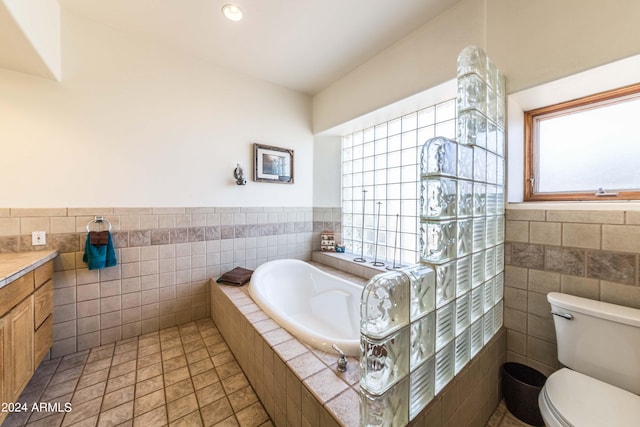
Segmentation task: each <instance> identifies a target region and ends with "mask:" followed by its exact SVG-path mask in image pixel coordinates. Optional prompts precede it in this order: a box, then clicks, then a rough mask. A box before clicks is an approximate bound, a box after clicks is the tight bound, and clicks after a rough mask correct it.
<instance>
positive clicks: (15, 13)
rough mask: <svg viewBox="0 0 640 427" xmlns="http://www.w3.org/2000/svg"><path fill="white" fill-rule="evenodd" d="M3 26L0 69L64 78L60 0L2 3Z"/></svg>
mask: <svg viewBox="0 0 640 427" xmlns="http://www.w3.org/2000/svg"><path fill="white" fill-rule="evenodd" d="M16 24H17V25H16ZM0 25H1V27H2V28H0V35H2V37H3V42H4V43H3V45H4V46H3V47H2V50H1V51H0V58H2V64H1V66H3V67H8V68H9V69H13V70H18V71H21V72H28V73H31V74H34V75H38V76H42V77H45V78H51V79H55V80H60V79H61V74H62V70H61V59H60V4H59V3H58V0H38V1H30V0H2V2H1V3H0ZM16 42H17V43H16ZM14 43H15V44H14Z"/></svg>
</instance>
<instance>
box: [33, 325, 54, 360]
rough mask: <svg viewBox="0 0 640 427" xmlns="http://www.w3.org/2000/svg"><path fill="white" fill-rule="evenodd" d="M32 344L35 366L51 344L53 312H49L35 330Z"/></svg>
mask: <svg viewBox="0 0 640 427" xmlns="http://www.w3.org/2000/svg"><path fill="white" fill-rule="evenodd" d="M33 344H34V348H33V353H34V361H35V366H38V365H39V364H40V362H41V361H42V359H44V357H45V356H46V355H47V352H48V351H49V349H50V348H51V346H52V345H53V314H50V315H49V317H47V318H46V319H45V321H44V322H43V323H42V325H40V327H39V328H38V329H37V330H36V333H35V336H34V340H33Z"/></svg>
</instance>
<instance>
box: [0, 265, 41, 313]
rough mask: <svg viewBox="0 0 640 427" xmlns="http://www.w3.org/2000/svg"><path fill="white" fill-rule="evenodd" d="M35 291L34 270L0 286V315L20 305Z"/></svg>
mask: <svg viewBox="0 0 640 427" xmlns="http://www.w3.org/2000/svg"><path fill="white" fill-rule="evenodd" d="M32 292H33V271H30V272H29V273H27V274H25V275H24V276H22V277H21V278H19V279H16V280H14V281H13V282H11V283H9V284H8V285H6V286H4V287H2V288H0V316H4V315H5V314H7V312H8V311H9V310H11V309H12V308H13V307H15V306H16V305H18V303H19V302H20V301H22V300H23V299H25V298H26V297H28V296H29V295H31V293H32Z"/></svg>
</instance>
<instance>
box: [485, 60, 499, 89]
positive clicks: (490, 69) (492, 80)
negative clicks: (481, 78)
mask: <svg viewBox="0 0 640 427" xmlns="http://www.w3.org/2000/svg"><path fill="white" fill-rule="evenodd" d="M486 58H487V77H486V81H487V84H488V85H489V86H491V88H493V89H496V88H497V87H498V68H497V67H496V64H494V63H493V61H492V60H491V59H490V58H489V57H488V56H486Z"/></svg>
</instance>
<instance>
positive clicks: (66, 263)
mask: <svg viewBox="0 0 640 427" xmlns="http://www.w3.org/2000/svg"><path fill="white" fill-rule="evenodd" d="M335 210H336V209H335V208H316V209H314V208H311V207H308V208H304V207H300V208H259V207H249V208H227V207H224V208H221V207H202V208H197V207H194V208H189V207H173V208H161V207H160V208H155V207H154V208H151V207H140V208H117V207H102V208H100V207H98V208H90V207H89V208H85V207H77V208H34V209H32V208H28V209H21V208H17V209H16V208H2V209H0V253H2V252H28V251H33V250H40V249H57V250H58V252H59V256H58V257H57V258H56V260H55V290H54V293H55V298H56V304H55V307H54V313H55V316H54V322H55V324H54V331H55V334H56V338H58V339H56V341H55V342H54V345H53V349H52V356H53V357H57V356H63V355H66V354H70V353H74V352H76V351H78V350H82V349H86V348H89V347H93V346H96V345H103V344H107V343H110V342H113V341H114V340H118V339H126V338H129V337H134V336H137V335H141V334H144V333H148V332H152V331H156V330H158V329H159V328H161V327H167V326H172V325H175V324H181V323H184V322H188V321H191V320H196V319H200V318H204V317H208V316H209V313H210V307H209V287H208V286H207V284H208V280H209V278H211V277H217V276H219V275H220V273H221V272H222V271H226V270H229V269H231V268H233V267H235V266H243V267H246V268H252V269H253V268H255V267H257V265H259V264H261V263H263V262H266V261H268V260H270V259H274V258H279V257H288V258H298V259H310V257H311V252H312V250H313V249H314V247H315V246H317V247H318V248H319V247H320V239H319V233H317V234H318V235H317V236H316V235H315V234H316V233H314V231H313V229H314V227H320V226H321V227H327V228H333V229H339V228H340V226H339V224H335V223H336V222H339V221H340V218H341V215H340V214H339V211H340V210H339V209H338V210H337V213H335V214H334V211H335ZM95 216H104V217H105V218H106V219H107V220H109V222H110V223H111V224H112V234H113V237H114V243H115V246H116V253H117V257H118V262H119V264H118V265H117V266H115V267H111V268H108V269H104V270H100V271H89V270H87V268H86V264H84V263H83V262H82V254H83V250H84V241H85V239H86V232H87V231H86V226H87V223H89V222H90V221H91V220H93V218H94V217H95ZM287 224H293V225H292V226H290V225H287ZM223 227H228V228H227V229H225V232H224V233H225V234H224V236H222V228H223ZM35 229H37V230H46V231H47V245H46V246H42V247H40V246H38V247H33V246H31V234H30V233H31V231H34V230H35Z"/></svg>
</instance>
